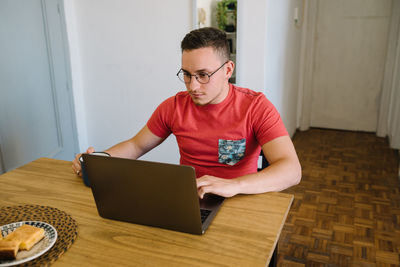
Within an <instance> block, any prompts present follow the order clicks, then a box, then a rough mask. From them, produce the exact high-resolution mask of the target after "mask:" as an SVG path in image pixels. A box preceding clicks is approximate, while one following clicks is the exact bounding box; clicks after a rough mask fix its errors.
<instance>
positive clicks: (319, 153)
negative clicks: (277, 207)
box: [278, 129, 400, 267]
mask: <svg viewBox="0 0 400 267" xmlns="http://www.w3.org/2000/svg"><path fill="white" fill-rule="evenodd" d="M293 143H294V145H295V147H296V151H297V153H298V156H299V159H300V162H301V165H302V170H303V176H302V181H301V182H300V184H299V185H297V186H294V187H292V188H289V189H287V190H285V191H284V192H287V193H291V194H294V196H295V199H294V202H293V205H292V207H291V210H290V212H289V215H288V219H287V221H286V223H285V226H284V228H283V230H282V234H281V238H280V241H279V244H278V245H279V250H278V266H331V267H333V266H374V267H376V266H400V183H399V179H398V166H399V155H398V153H397V152H396V151H394V150H392V149H390V148H389V146H388V142H387V140H386V139H385V138H379V137H377V136H376V135H375V134H373V133H365V132H351V131H337V130H324V129H310V130H308V131H304V132H297V133H296V135H295V137H294V139H293Z"/></svg>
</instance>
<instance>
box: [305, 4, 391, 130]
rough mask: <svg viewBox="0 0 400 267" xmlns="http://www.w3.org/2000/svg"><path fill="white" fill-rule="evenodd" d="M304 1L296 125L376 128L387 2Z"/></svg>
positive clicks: (384, 44)
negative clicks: (299, 108)
mask: <svg viewBox="0 0 400 267" xmlns="http://www.w3.org/2000/svg"><path fill="white" fill-rule="evenodd" d="M308 5H309V7H308V22H307V24H308V25H307V32H306V37H305V38H306V42H305V43H306V45H305V51H306V52H305V58H306V59H305V64H304V66H305V67H304V76H303V77H304V83H303V88H304V92H303V103H302V115H301V120H300V127H301V129H307V128H308V127H310V126H311V127H321V128H332V129H342V130H354V131H367V132H375V131H376V129H377V122H378V110H379V99H380V95H381V90H382V81H383V75H384V68H385V60H386V52H387V47H388V34H389V25H390V17H391V7H392V1H391V0H371V1H368V4H361V2H360V1H358V0H347V1H329V0H317V1H308Z"/></svg>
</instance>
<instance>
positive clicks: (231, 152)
mask: <svg viewBox="0 0 400 267" xmlns="http://www.w3.org/2000/svg"><path fill="white" fill-rule="evenodd" d="M245 152H246V139H245V138H243V139H241V140H224V139H219V140H218V161H219V163H222V164H227V165H231V166H232V165H235V164H236V163H238V162H239V161H240V160H241V159H242V158H243V157H244V153H245Z"/></svg>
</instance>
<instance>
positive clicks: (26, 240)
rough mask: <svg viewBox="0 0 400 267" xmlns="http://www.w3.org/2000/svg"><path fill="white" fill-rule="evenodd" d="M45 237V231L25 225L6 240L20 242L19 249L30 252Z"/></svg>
mask: <svg viewBox="0 0 400 267" xmlns="http://www.w3.org/2000/svg"><path fill="white" fill-rule="evenodd" d="M43 237H44V229H43V228H38V227H35V226H32V225H28V224H24V225H22V226H21V227H18V228H17V229H16V230H15V231H14V232H12V233H11V234H9V235H7V236H6V238H5V240H8V241H17V242H19V249H21V250H30V249H31V248H32V247H33V246H34V245H35V244H36V243H37V242H39V241H40V240H41V239H42V238H43Z"/></svg>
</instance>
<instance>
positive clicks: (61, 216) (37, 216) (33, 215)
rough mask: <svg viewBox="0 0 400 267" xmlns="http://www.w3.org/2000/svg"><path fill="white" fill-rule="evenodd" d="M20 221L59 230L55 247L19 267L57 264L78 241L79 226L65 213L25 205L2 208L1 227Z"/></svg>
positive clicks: (54, 209)
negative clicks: (41, 223)
mask: <svg viewBox="0 0 400 267" xmlns="http://www.w3.org/2000/svg"><path fill="white" fill-rule="evenodd" d="M19 221H42V222H46V223H48V224H51V225H52V226H53V227H54V228H56V230H57V235H58V236H57V241H56V243H55V244H54V246H53V247H52V248H51V249H50V250H49V251H47V252H46V253H44V254H43V255H41V256H40V257H38V258H36V259H33V260H31V261H28V262H26V263H23V264H21V265H19V266H49V265H50V264H52V263H53V262H55V261H56V260H57V259H58V258H59V257H60V256H61V255H62V254H63V253H64V252H65V251H67V250H68V248H70V247H71V245H72V244H73V243H74V241H75V240H76V237H77V235H78V225H77V223H76V221H75V220H74V219H72V217H71V216H70V215H68V214H67V213H65V212H64V211H61V210H59V209H56V208H52V207H49V206H38V205H24V206H11V207H1V208H0V226H1V225H5V224H9V223H13V222H19Z"/></svg>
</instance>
